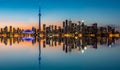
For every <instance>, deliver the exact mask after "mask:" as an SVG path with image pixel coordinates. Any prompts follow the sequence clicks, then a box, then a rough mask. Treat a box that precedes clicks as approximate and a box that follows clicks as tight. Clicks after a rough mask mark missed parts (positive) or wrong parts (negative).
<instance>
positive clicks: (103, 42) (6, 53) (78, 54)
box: [0, 38, 120, 70]
mask: <svg viewBox="0 0 120 70" xmlns="http://www.w3.org/2000/svg"><path fill="white" fill-rule="evenodd" d="M103 69H104V70H107V69H109V70H120V40H119V39H116V38H80V39H77V38H76V39H72V38H64V39H61V38H60V39H57V38H54V39H53V38H50V39H48V38H47V39H36V38H35V39H34V40H33V41H31V40H28V39H27V40H23V39H22V38H0V70H103Z"/></svg>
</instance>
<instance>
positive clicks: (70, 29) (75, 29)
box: [43, 20, 120, 37]
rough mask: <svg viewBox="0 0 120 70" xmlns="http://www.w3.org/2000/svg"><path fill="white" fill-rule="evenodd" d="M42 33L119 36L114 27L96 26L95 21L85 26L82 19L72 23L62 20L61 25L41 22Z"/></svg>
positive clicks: (51, 34)
mask: <svg viewBox="0 0 120 70" xmlns="http://www.w3.org/2000/svg"><path fill="white" fill-rule="evenodd" d="M43 33H44V34H46V35H47V36H58V35H59V36H60V37H61V36H73V37H74V36H79V37H81V36H82V37H84V36H118V37H119V36H120V35H119V32H118V31H115V28H114V27H111V26H107V27H98V26H97V23H94V24H92V25H91V26H87V25H85V24H84V22H83V21H78V23H73V22H72V21H71V20H65V21H63V26H62V27H60V26H59V27H57V26H53V25H49V26H48V27H46V24H43Z"/></svg>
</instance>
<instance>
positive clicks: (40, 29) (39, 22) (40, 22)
mask: <svg viewBox="0 0 120 70" xmlns="http://www.w3.org/2000/svg"><path fill="white" fill-rule="evenodd" d="M38 15H39V31H41V6H40V1H39V14H38Z"/></svg>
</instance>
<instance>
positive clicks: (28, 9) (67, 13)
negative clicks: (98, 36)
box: [0, 0, 120, 29]
mask: <svg viewBox="0 0 120 70" xmlns="http://www.w3.org/2000/svg"><path fill="white" fill-rule="evenodd" d="M0 2H1V4H0V5H1V6H0V11H1V13H0V15H1V16H0V27H5V26H13V27H21V28H25V29H31V28H32V26H34V27H37V28H38V9H39V8H38V7H39V5H38V0H25V1H24V0H1V1H0ZM40 2H41V13H42V16H41V18H42V19H41V20H42V22H41V23H42V24H47V25H51V24H53V25H61V24H62V21H63V20H65V19H72V20H74V21H77V20H84V21H85V23H86V24H92V23H95V22H97V23H98V25H104V26H105V25H113V24H115V25H116V26H119V22H120V20H119V17H120V15H119V12H120V8H119V7H120V6H119V1H118V0H109V3H108V0H104V1H103V0H97V1H96V0H69V1H68V0H62V1H59V0H52V1H49V0H40ZM18 25H19V26H18Z"/></svg>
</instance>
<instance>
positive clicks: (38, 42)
mask: <svg viewBox="0 0 120 70" xmlns="http://www.w3.org/2000/svg"><path fill="white" fill-rule="evenodd" d="M38 43H39V58H38V60H39V64H40V61H41V40H39V41H38Z"/></svg>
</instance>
